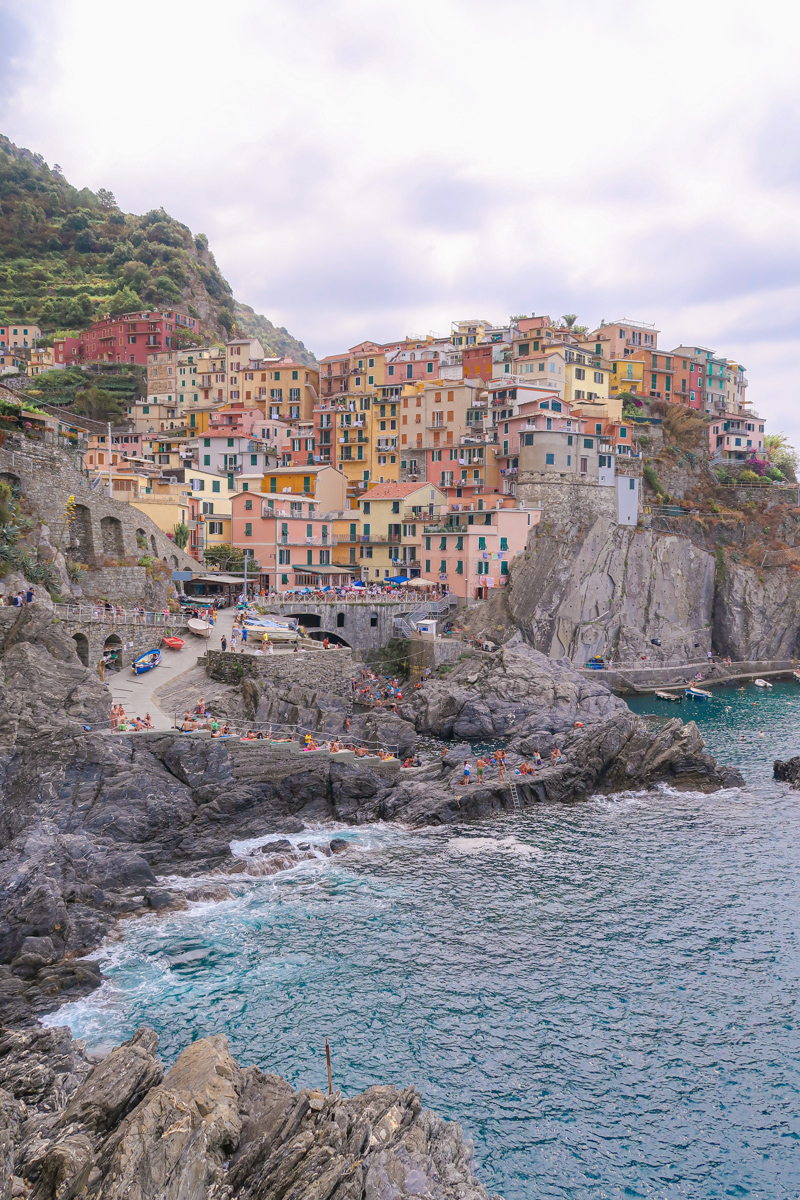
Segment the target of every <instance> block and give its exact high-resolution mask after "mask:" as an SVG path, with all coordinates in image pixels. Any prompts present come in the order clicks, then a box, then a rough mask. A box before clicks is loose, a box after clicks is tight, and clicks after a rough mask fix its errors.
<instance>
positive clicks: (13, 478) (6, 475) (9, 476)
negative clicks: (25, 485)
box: [0, 471, 22, 492]
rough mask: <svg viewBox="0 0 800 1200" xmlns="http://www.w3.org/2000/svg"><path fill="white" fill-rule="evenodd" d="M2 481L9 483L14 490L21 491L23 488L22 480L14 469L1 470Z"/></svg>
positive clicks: (0, 479) (0, 481)
mask: <svg viewBox="0 0 800 1200" xmlns="http://www.w3.org/2000/svg"><path fill="white" fill-rule="evenodd" d="M0 483H7V484H9V486H10V487H11V490H12V492H20V491H21V490H22V480H21V479H20V477H19V475H15V474H14V473H13V471H0Z"/></svg>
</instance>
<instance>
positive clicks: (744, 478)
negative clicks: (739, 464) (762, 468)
mask: <svg viewBox="0 0 800 1200" xmlns="http://www.w3.org/2000/svg"><path fill="white" fill-rule="evenodd" d="M759 479H760V476H758V475H756V473H755V471H750V470H748V469H747V468H745V470H744V471H741V472H740V474H739V483H758V482H759Z"/></svg>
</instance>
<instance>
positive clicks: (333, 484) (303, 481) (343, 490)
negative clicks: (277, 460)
mask: <svg viewBox="0 0 800 1200" xmlns="http://www.w3.org/2000/svg"><path fill="white" fill-rule="evenodd" d="M261 491H262V492H265V493H266V494H267V495H269V496H274V497H276V498H278V497H280V496H290V497H291V496H296V497H298V498H299V497H301V496H302V497H305V498H306V499H307V500H312V501H313V502H314V503H315V504H316V505H317V506H318V508H317V511H318V512H322V513H332V512H341V511H342V510H343V509H345V508H346V507H347V479H346V477H345V475H344V474H343V472H342V471H337V470H336V469H335V467H332V466H327V465H326V464H314V465H313V466H302V467H272V468H271V469H270V470H268V471H265V472H264V477H263V479H262V480H261Z"/></svg>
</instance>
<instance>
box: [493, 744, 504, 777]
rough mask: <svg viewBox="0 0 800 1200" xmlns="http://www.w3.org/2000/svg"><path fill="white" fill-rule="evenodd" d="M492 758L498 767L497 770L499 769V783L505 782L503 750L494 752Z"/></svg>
mask: <svg viewBox="0 0 800 1200" xmlns="http://www.w3.org/2000/svg"><path fill="white" fill-rule="evenodd" d="M494 757H495V761H496V762H497V766H498V768H499V771H500V781H501V782H502V781H503V780H505V777H506V754H505V750H497V751H495V756H494Z"/></svg>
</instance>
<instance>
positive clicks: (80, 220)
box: [0, 135, 315, 362]
mask: <svg viewBox="0 0 800 1200" xmlns="http://www.w3.org/2000/svg"><path fill="white" fill-rule="evenodd" d="M180 303H184V304H187V305H188V306H189V311H190V312H191V315H192V316H194V317H196V318H198V320H199V321H200V323H201V331H202V333H203V334H205V335H208V336H210V337H212V338H219V337H222V336H225V335H226V334H227V333H228V332H229V331H231V330H232V329H233V330H235V331H236V332H241V333H245V334H246V333H254V334H256V333H257V335H258V337H259V338H260V339H261V342H262V345H263V346H264V349H265V350H268V351H270V352H272V353H275V354H292V355H294V356H295V357H297V358H299V359H301V360H302V361H304V362H313V361H315V360H314V356H313V355H312V354H310V353H309V351H308V350H306V348H305V346H304V345H303V343H302V342H298V341H296V339H295V338H293V337H292V336H291V334H289V333H287V331H286V330H285V329H276V328H275V326H274V325H273V324H272V323H271V322H270V321H268V320H267V318H266V317H262V316H259V315H257V314H256V313H254V312H253V310H252V309H250V308H247V306H236V302H235V301H234V298H233V293H232V291H231V288H230V285H229V283H228V282H227V280H226V279H224V278H223V276H222V275H221V274H220V271H219V268H218V266H217V264H216V261H215V259H214V255H213V254H212V253H211V251H210V249H209V246H208V239H207V238H206V236H205V234H202V233H199V234H197V235H196V236H193V235H192V232H191V230H190V229H189V228H188V226H186V225H183V224H181V222H180V221H176V220H175V219H174V217H171V216H170V215H169V214H168V213H166V212H165V211H164V210H163V209H154V210H153V211H151V212H148V213H145V214H144V215H143V216H136V215H134V214H131V213H123V212H121V211H120V209H119V208H118V206H117V203H116V201H115V199H114V196H113V195H112V194H111V193H110V192H108V191H105V190H104V189H102V188H101V189H100V191H98V192H97V193H94V192H91V191H89V189H88V188H84V189H82V190H80V191H79V190H78V189H77V188H74V187H72V185H71V184H69V183H68V182H67V180H66V179H65V178H64V176H63V175H62V174H61V172H60V170H59V169H58V168H50V167H49V166H48V165H47V163H46V162H45V161H44V159H43V158H42V157H41V156H40V155H37V154H33V153H32V152H31V151H30V150H24V149H20V148H19V147H17V146H15V145H14V144H13V142H11V141H9V139H8V138H6V137H3V136H2V135H0V319H8V318H15V319H23V318H24V319H27V320H30V321H36V322H37V323H38V324H39V325H41V327H42V329H43V331H44V332H45V333H47V334H53V333H55V332H56V331H77V330H79V329H85V328H86V327H87V326H88V325H90V324H91V322H92V321H93V320H95V319H96V318H97V317H98V316H102V315H104V314H105V313H107V312H111V313H116V312H125V311H130V310H132V309H136V308H143V307H150V306H152V307H157V306H159V307H160V306H168V305H171V304H180ZM236 307H239V311H240V312H241V314H242V319H243V320H246V322H247V327H240V326H239V325H238V324H236V320H237V318H236V317H235V316H234V313H235V310H236ZM253 323H255V326H257V328H255V327H254V328H252V329H251V328H250V325H251V324H253Z"/></svg>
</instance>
